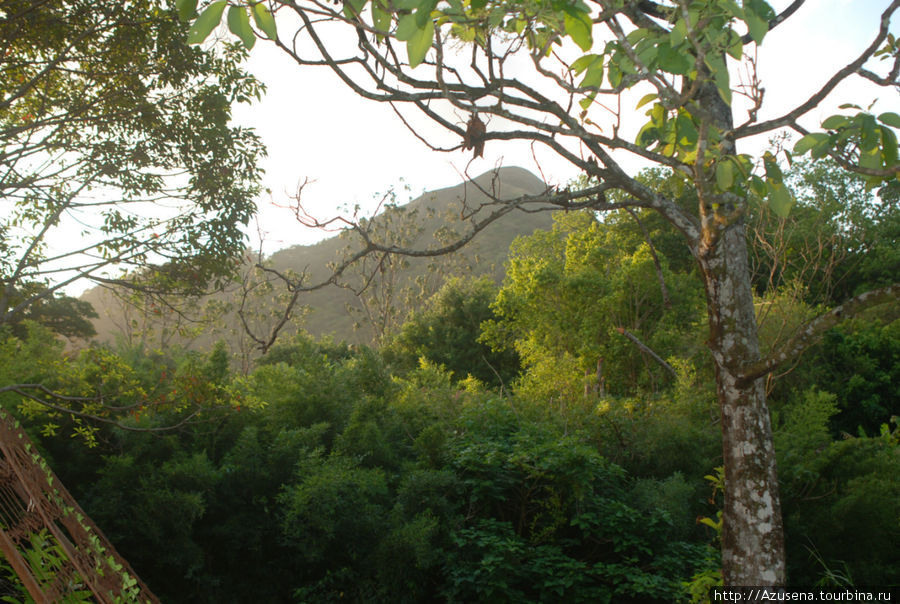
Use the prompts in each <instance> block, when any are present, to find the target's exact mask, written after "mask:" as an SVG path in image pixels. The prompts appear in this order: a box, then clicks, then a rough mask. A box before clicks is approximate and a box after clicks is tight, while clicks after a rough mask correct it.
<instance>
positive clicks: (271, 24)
mask: <svg viewBox="0 0 900 604" xmlns="http://www.w3.org/2000/svg"><path fill="white" fill-rule="evenodd" d="M250 11H251V12H252V13H253V20H254V21H255V22H256V26H257V27H258V28H259V29H260V30H262V32H263V33H264V34H266V37H267V38H269V39H270V40H275V39H277V38H278V31H277V29H276V27H275V17H274V16H273V15H272V13H271V12H269V9H268V8H267V7H266V5H265V4H263V3H262V2H259V3H258V4H254V5H253V6H252V8H251V9H250Z"/></svg>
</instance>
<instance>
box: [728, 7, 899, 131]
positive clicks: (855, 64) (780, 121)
mask: <svg viewBox="0 0 900 604" xmlns="http://www.w3.org/2000/svg"><path fill="white" fill-rule="evenodd" d="M898 7H900V0H894V1H893V2H891V4H890V6H888V8H887V10H885V11H884V12H883V13H882V15H881V26H880V27H879V29H878V35H876V36H875V39H874V40H873V41H872V43H871V44H869V46H868V47H867V48H866V49H865V50H864V51H863V52H862V54H860V55H859V56H858V57H857V58H856V60H854V61H852V62H851V63H849V64H847V65H846V66H845V67H843V68H842V69H840V70H839V71H838V72H837V73H836V74H834V75H833V76H832V77H831V79H830V80H828V82H826V83H825V84H824V85H823V86H822V87H821V88H820V89H819V90H818V92H816V93H815V94H813V95H812V96H811V97H809V98H808V99H807V100H806V101H805V102H804V103H802V104H801V105H798V106H797V107H795V108H794V109H792V110H791V111H789V112H787V113H785V114H784V115H782V116H781V117H778V118H775V119H771V120H767V121H765V122H761V123H759V124H754V125H750V126H742V127H741V128H738V129H737V131H735V134H734V137H735V139H740V138H745V137H748V136H753V135H755V134H761V133H764V132H768V131H770V130H774V129H776V128H783V127H785V126H791V125H792V124H794V123H795V122H796V121H797V119H798V118H799V117H800V116H802V115H805V114H806V113H808V112H809V111H811V110H813V109H815V108H816V107H817V106H818V105H819V103H821V102H822V101H823V100H825V98H826V97H827V96H828V95H829V94H831V92H832V91H833V90H834V89H835V88H836V87H837V85H838V84H840V83H841V82H843V81H844V80H845V79H847V78H848V77H849V76H851V75H853V74H858V73H859V70H860V69H861V68H862V66H863V64H864V63H865V62H866V61H868V60H869V59H870V58H872V56H873V55H874V54H875V51H877V50H878V48H879V46H881V44H882V43H883V42H884V41H885V40H886V39H887V35H888V32H889V30H890V24H891V16H892V15H893V14H894V12H895V11H896V10H897V8H898Z"/></svg>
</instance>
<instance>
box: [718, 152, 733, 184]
mask: <svg viewBox="0 0 900 604" xmlns="http://www.w3.org/2000/svg"><path fill="white" fill-rule="evenodd" d="M733 184H734V164H732V163H731V162H730V161H728V160H727V159H723V160H722V161H720V162H719V163H717V164H716V186H717V187H719V190H720V191H727V190H728V189H730V188H731V185H733Z"/></svg>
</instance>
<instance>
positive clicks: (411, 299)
mask: <svg viewBox="0 0 900 604" xmlns="http://www.w3.org/2000/svg"><path fill="white" fill-rule="evenodd" d="M545 189H546V185H545V184H544V183H543V182H542V181H541V180H540V179H539V178H537V177H536V176H535V175H534V174H532V173H531V172H529V171H527V170H525V169H522V168H517V167H506V168H499V169H497V170H495V171H491V172H487V173H485V174H482V175H481V176H478V177H477V178H475V179H473V180H471V181H466V182H463V183H460V184H458V185H456V186H453V187H448V188H446V189H439V190H436V191H431V192H428V193H425V194H424V195H422V196H421V197H419V198H417V199H415V200H413V201H411V202H410V203H408V204H406V205H405V206H400V207H396V208H393V207H390V208H386V209H385V210H384V211H383V212H381V213H380V214H379V215H378V216H376V217H374V218H373V219H371V221H370V222H366V223H364V224H365V226H366V227H367V231H368V232H369V233H370V234H371V236H372V238H373V239H376V240H378V241H380V242H391V243H393V244H395V245H398V246H401V247H404V248H409V249H416V250H426V249H433V248H435V247H439V246H441V245H445V244H446V243H447V242H448V241H452V240H455V239H458V237H459V236H460V235H461V234H463V233H466V232H467V231H468V229H469V227H470V222H467V221H464V220H463V216H465V217H466V218H467V219H468V220H469V221H471V220H473V219H474V220H475V221H478V220H482V219H483V218H484V217H486V216H487V215H488V214H489V213H490V212H491V211H493V210H495V209H496V208H497V207H498V204H497V203H496V202H497V201H498V200H509V199H516V198H519V197H521V196H524V195H536V194H539V193H541V192H542V191H544V190H545ZM551 224H552V220H551V217H550V213H549V212H522V211H513V212H510V213H508V214H506V215H504V216H502V217H501V218H499V219H497V220H496V221H495V222H493V223H491V224H490V225H488V226H487V227H486V228H485V229H484V230H483V231H482V232H481V233H479V234H478V236H476V237H475V239H474V240H472V241H470V242H469V243H468V244H466V245H465V246H463V247H462V248H461V249H460V250H459V251H457V252H454V253H451V254H446V255H441V256H435V257H427V256H426V257H405V256H401V257H398V256H390V257H384V258H382V257H381V256H377V255H376V256H371V257H369V258H366V259H365V260H364V261H363V262H361V263H358V264H357V265H355V266H353V267H351V268H350V269H348V270H347V271H346V272H345V273H344V274H343V275H342V277H341V280H340V283H341V285H342V286H341V287H339V286H335V285H329V286H327V287H324V288H322V289H318V290H316V291H311V292H306V293H304V294H302V295H301V296H300V298H299V302H300V304H301V305H302V306H303V307H304V308H305V313H295V315H294V317H293V318H292V321H291V322H292V327H291V328H290V329H294V330H296V329H298V328H300V329H304V330H306V331H308V332H309V333H311V334H312V335H314V336H325V335H331V336H333V337H335V339H337V340H341V339H344V340H347V341H348V342H351V343H360V344H361V343H370V342H372V341H374V340H377V339H378V337H379V336H380V335H381V334H383V333H385V332H388V331H390V330H391V329H392V328H394V327H396V326H397V325H399V324H400V323H401V322H402V320H403V319H404V318H405V316H406V314H407V312H408V311H409V310H410V309H411V308H414V307H415V306H416V305H418V304H421V303H422V302H423V301H424V299H426V298H427V297H428V296H429V295H430V294H431V293H433V292H434V291H436V290H437V289H438V288H439V287H440V285H441V284H442V283H443V282H444V280H446V278H447V277H449V276H451V275H459V276H467V275H485V274H486V275H490V276H491V277H492V278H494V279H495V280H497V281H499V280H500V279H502V277H503V270H504V268H503V267H504V263H505V261H506V257H507V252H508V250H509V246H510V244H511V243H512V241H513V239H515V238H516V237H517V236H519V235H527V234H531V233H532V232H534V231H535V230H536V229H547V228H550V225H551ZM298 228H303V227H300V226H299V225H298ZM348 235H349V234H345V235H344V236H334V237H331V238H328V239H324V240H322V241H320V242H318V243H315V244H313V245H305V246H293V247H289V248H286V249H283V250H280V251H278V252H276V253H274V254H272V255H271V256H270V257H269V258H267V259H266V262H265V264H266V265H267V266H268V267H270V268H271V269H274V270H275V271H278V272H280V273H282V274H284V273H285V272H288V271H292V272H294V273H296V274H298V275H300V274H302V275H304V278H305V283H316V282H319V281H322V280H325V279H327V278H328V277H329V276H330V275H331V268H329V266H330V265H331V264H333V263H337V262H340V260H341V259H342V258H343V257H345V256H346V255H348V254H349V253H352V251H354V250H355V249H359V248H358V246H359V245H360V241H361V240H360V239H359V238H358V236H348ZM258 273H259V272H258V271H254V270H252V268H251V267H250V266H249V265H248V266H247V267H246V269H245V275H246V277H245V279H244V280H243V281H242V282H241V283H236V284H234V285H232V286H230V287H229V288H228V291H227V292H226V293H224V294H217V295H215V296H212V297H211V298H210V299H207V300H205V301H204V302H202V303H200V302H196V301H191V302H189V303H184V304H187V306H194V308H192V309H188V310H185V309H184V308H182V306H183V305H179V306H178V310H177V311H176V310H172V309H171V308H167V307H166V306H164V305H159V304H156V303H155V302H153V301H149V300H140V299H138V300H132V302H135V301H136V302H137V304H138V306H139V307H140V306H143V308H141V309H139V308H136V307H134V306H133V304H126V303H123V302H122V301H121V300H120V296H117V295H116V293H117V292H111V291H109V290H108V289H102V288H94V289H91V290H89V291H87V292H85V294H84V295H83V296H82V299H84V300H87V301H89V302H91V303H92V304H93V305H94V308H95V309H96V310H97V312H98V314H99V315H100V316H99V318H98V319H95V321H94V323H95V328H96V329H97V333H98V339H99V340H101V341H114V340H115V339H117V338H119V339H124V340H125V341H126V342H131V343H135V342H136V341H141V340H143V341H145V342H148V343H152V345H154V346H166V345H170V344H173V343H178V344H181V345H185V346H207V345H209V344H210V343H212V342H214V341H215V340H216V339H219V338H224V339H225V340H226V341H228V343H229V344H230V346H231V348H232V350H233V351H235V352H237V351H246V350H248V349H249V348H252V346H253V343H252V341H250V340H249V339H248V338H247V337H246V334H243V333H242V332H243V328H242V325H241V320H240V318H239V317H238V316H237V314H236V313H235V309H236V308H237V307H239V306H240V305H241V300H244V315H245V319H246V320H247V321H248V322H249V323H250V326H251V327H252V328H253V329H254V330H257V332H258V333H262V332H267V331H268V330H269V329H270V328H271V326H272V325H274V324H275V323H276V322H277V321H278V320H279V319H280V314H279V313H280V311H281V309H283V308H284V303H285V298H286V297H289V295H290V294H289V292H286V290H285V289H284V288H283V286H282V284H281V283H280V282H279V281H278V280H274V281H272V282H271V283H270V284H269V285H265V284H264V283H263V282H262V280H261V277H260V275H259V274H258ZM254 275H255V276H254ZM365 283H368V284H369V285H368V287H367V288H366V289H365V291H364V292H363V293H362V294H361V295H359V296H357V295H356V294H355V293H354V290H360V289H363V287H362V286H363V284H365ZM270 286H271V287H270ZM210 309H218V310H217V311H216V312H217V313H218V314H219V315H220V317H219V320H218V321H215V322H213V324H208V323H202V322H201V323H195V322H194V321H193V318H192V313H193V315H196V314H198V313H202V312H207V311H209V310H210ZM214 314H215V313H214ZM300 315H302V317H301V316H300ZM290 329H288V331H290Z"/></svg>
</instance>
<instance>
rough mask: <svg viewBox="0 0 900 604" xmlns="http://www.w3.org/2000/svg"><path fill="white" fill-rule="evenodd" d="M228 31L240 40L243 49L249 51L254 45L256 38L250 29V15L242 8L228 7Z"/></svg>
mask: <svg viewBox="0 0 900 604" xmlns="http://www.w3.org/2000/svg"><path fill="white" fill-rule="evenodd" d="M228 29H229V30H230V31H231V33H233V34H234V35H236V36H237V37H238V38H240V39H241V42H243V43H244V48H246V49H247V50H250V49H251V48H253V45H254V44H256V36H255V35H254V34H253V29H252V28H251V27H250V15H248V14H247V9H246V8H245V7H243V6H230V7H228Z"/></svg>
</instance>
